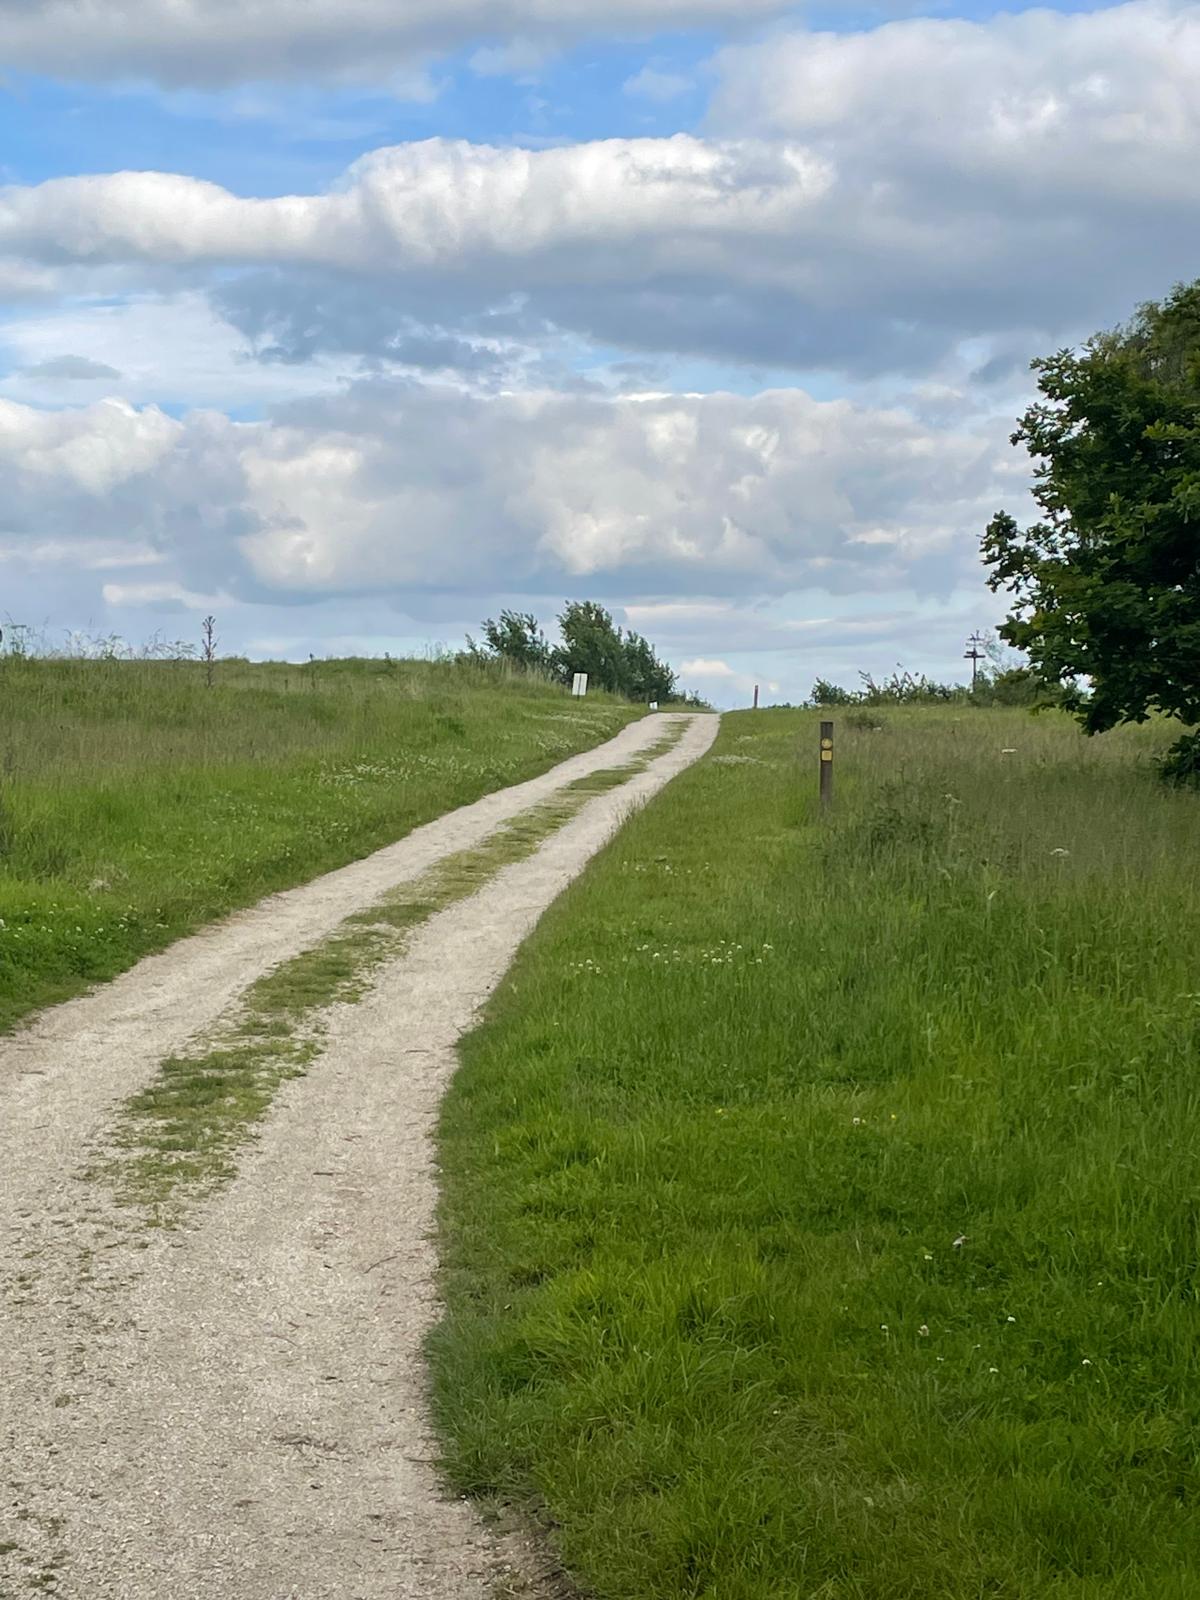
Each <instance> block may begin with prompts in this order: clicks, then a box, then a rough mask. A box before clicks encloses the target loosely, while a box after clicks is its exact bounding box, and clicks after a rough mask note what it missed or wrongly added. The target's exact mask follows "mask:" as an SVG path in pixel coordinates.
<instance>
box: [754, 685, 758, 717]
mask: <svg viewBox="0 0 1200 1600" xmlns="http://www.w3.org/2000/svg"><path fill="white" fill-rule="evenodd" d="M754 709H755V711H757V710H758V685H757V684H755V685H754Z"/></svg>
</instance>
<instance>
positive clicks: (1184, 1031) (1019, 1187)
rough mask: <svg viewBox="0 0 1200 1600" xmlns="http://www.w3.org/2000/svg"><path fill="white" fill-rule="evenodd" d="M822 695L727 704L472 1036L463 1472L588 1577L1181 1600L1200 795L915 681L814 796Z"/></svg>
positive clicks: (451, 1377) (459, 1106)
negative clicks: (790, 702) (933, 701)
mask: <svg viewBox="0 0 1200 1600" xmlns="http://www.w3.org/2000/svg"><path fill="white" fill-rule="evenodd" d="M816 723H817V718H816V716H815V715H814V714H807V715H806V714H802V713H769V712H766V713H758V714H757V715H752V714H740V715H736V716H730V717H727V718H726V719H725V721H724V724H723V727H722V732H721V736H720V739H719V741H718V744H717V746H716V748H715V751H714V754H713V755H712V756H711V757H710V758H709V759H707V760H706V761H705V762H703V763H702V764H701V765H700V766H699V767H697V768H694V769H692V770H691V771H690V772H688V773H687V774H685V775H684V776H683V777H681V778H680V779H679V780H678V781H677V782H676V783H675V784H674V785H672V787H671V788H670V789H669V790H668V791H667V792H666V794H665V795H664V796H663V797H662V798H661V799H660V800H658V801H657V802H656V803H655V804H654V805H653V806H652V807H651V808H650V809H649V810H648V811H647V812H646V813H644V814H643V815H641V816H639V817H637V818H635V819H633V820H632V821H631V822H630V824H629V825H628V827H627V828H626V830H625V831H624V833H623V834H622V835H621V836H620V838H619V839H618V840H617V841H616V842H615V843H614V845H613V846H612V847H610V849H609V850H608V851H607V853H606V854H605V855H604V856H603V857H602V858H601V859H600V860H599V861H598V862H597V863H596V864H595V866H594V867H593V869H592V870H591V871H590V873H589V874H588V875H587V876H586V877H585V879H584V880H582V881H581V882H580V883H579V884H578V885H576V886H575V888H574V889H572V890H571V891H570V892H569V893H568V895H567V896H566V897H565V898H564V899H563V900H562V901H561V902H560V903H559V905H558V906H557V908H556V909H555V910H554V911H553V912H552V913H551V915H550V917H549V918H548V919H547V920H546V921H545V922H544V923H543V925H542V927H541V929H540V930H539V932H538V933H537V934H536V935H535V937H534V939H533V941H532V942H531V943H530V945H528V946H527V947H526V949H525V952H524V953H523V955H522V958H521V960H520V961H519V963H518V965H517V967H516V968H515V969H514V972H513V974H512V981H511V983H510V984H509V985H507V986H506V987H505V988H504V989H503V990H502V991H501V993H500V994H499V995H498V997H497V999H496V1001H495V1002H494V1004H493V1006H492V1008H491V1010H490V1013H489V1015H488V1017H487V1019H486V1020H485V1023H484V1025H483V1027H482V1028H481V1029H480V1030H479V1031H478V1032H477V1033H476V1034H475V1035H474V1036H473V1037H472V1038H471V1039H470V1041H469V1042H468V1044H467V1047H466V1050H465V1052H464V1064H463V1067H462V1070H461V1072H460V1074H459V1076H458V1078H457V1079H456V1082H455V1085H454V1087H453V1090H452V1093H451V1096H450V1099H449V1101H448V1104H447V1107H446V1111H445V1115H444V1119H443V1126H442V1153H443V1160H444V1164H445V1171H446V1198H445V1203H444V1225H445V1227H444V1247H443V1248H444V1251H445V1253H446V1258H447V1261H448V1270H447V1277H446V1290H447V1294H448V1298H449V1307H450V1310H449V1314H448V1316H447V1319H446V1321H445V1324H444V1326H443V1327H442V1329H441V1330H440V1332H439V1334H438V1335H437V1337H436V1340H435V1343H434V1347H433V1355H434V1362H435V1372H436V1379H437V1403H438V1409H439V1415H440V1419H441V1424H442V1426H443V1429H444V1432H445V1439H446V1456H447V1462H448V1469H449V1471H450V1473H451V1475H452V1477H453V1480H454V1482H455V1483H456V1484H457V1485H458V1486H459V1487H460V1488H462V1489H464V1490H467V1491H470V1492H472V1493H476V1494H499V1495H501V1496H504V1497H508V1498H512V1499H515V1500H517V1501H518V1502H520V1503H522V1504H525V1505H527V1506H529V1507H531V1508H533V1509H534V1510H537V1511H540V1512H541V1513H542V1514H543V1515H544V1516H545V1517H546V1519H547V1521H548V1523H549V1524H550V1525H551V1526H553V1528H554V1529H555V1530H556V1531H555V1535H554V1536H555V1538H556V1540H557V1543H558V1545H559V1547H560V1549H561V1552H562V1554H563V1557H564V1559H565V1561H566V1563H567V1564H568V1566H569V1568H570V1569H571V1570H572V1571H573V1572H574V1573H575V1574H576V1575H577V1576H578V1577H579V1578H580V1579H581V1580H582V1581H583V1583H584V1585H585V1587H586V1589H587V1591H588V1592H589V1593H595V1594H596V1595H598V1596H601V1597H604V1600H618V1597H619V1600H684V1597H687V1600H697V1597H706V1600H783V1597H785V1596H786V1597H797V1600H798V1597H801V1596H803V1597H818V1596H819V1597H822V1600H826V1597H829V1600H832V1597H837V1600H843V1597H846V1600H849V1597H857V1600H908V1597H911V1600H933V1597H937V1600H979V1597H983V1596H987V1597H998V1600H1034V1597H1037V1600H1048V1597H1053V1600H1068V1597H1069V1600H1126V1597H1135V1600H1183V1597H1185V1596H1189V1597H1190V1596H1195V1595H1197V1594H1200V1503H1198V1497H1200V1468H1198V1466H1197V1461H1198V1459H1200V1451H1198V1447H1200V1372H1198V1370H1197V1367H1198V1360H1200V1316H1198V1314H1197V1289H1198V1284H1200V1184H1198V1180H1197V1159H1196V1148H1197V1143H1198V1136H1200V1118H1198V1114H1197V1113H1198V1101H1200V1079H1198V1076H1197V1067H1198V1064H1200V981H1198V979H1197V973H1198V972H1200V895H1198V892H1197V891H1198V889H1200V828H1198V822H1200V812H1198V810H1197V800H1196V798H1195V797H1194V796H1191V795H1187V794H1179V793H1172V792H1169V791H1167V790H1165V789H1164V788H1163V787H1162V786H1160V785H1159V784H1158V783H1157V782H1156V781H1155V778H1154V776H1153V774H1152V771H1151V768H1150V759H1151V757H1152V755H1153V754H1154V753H1155V751H1156V750H1158V749H1160V748H1161V747H1162V746H1163V745H1164V744H1165V743H1166V742H1167V737H1168V736H1165V735H1164V733H1163V732H1162V730H1160V729H1156V728H1154V727H1147V728H1143V729H1139V730H1131V731H1129V732H1127V733H1123V734H1120V735H1110V736H1106V737H1105V738H1104V739H1103V740H1096V741H1091V742H1089V741H1086V740H1084V739H1083V738H1082V737H1081V736H1080V735H1079V734H1078V733H1077V732H1076V731H1075V730H1074V728H1073V726H1072V725H1071V724H1069V723H1068V722H1067V721H1066V720H1065V719H1062V718H1060V717H1058V716H1056V715H1051V716H1048V717H1043V718H1038V719H1034V718H1031V717H1029V716H1028V715H1027V714H1023V713H1018V712H1003V711H977V712H972V711H971V709H969V708H953V709H950V710H946V711H920V710H915V709H914V710H911V711H906V710H901V711H888V712H886V713H885V714H884V716H883V717H882V718H878V717H876V718H874V719H873V720H872V721H870V722H867V723H866V724H865V725H861V726H859V727H857V728H853V729H851V728H846V727H844V726H842V725H840V724H839V728H838V734H837V781H838V793H837V803H836V807H835V811H834V814H833V815H832V816H831V817H830V818H829V819H828V820H827V821H822V820H821V819H819V818H818V817H817V816H816V814H815V807H814V803H813V802H814V798H815V797H814V791H815V783H816V770H815V746H816V736H817V726H816ZM876 724H879V726H878V731H876Z"/></svg>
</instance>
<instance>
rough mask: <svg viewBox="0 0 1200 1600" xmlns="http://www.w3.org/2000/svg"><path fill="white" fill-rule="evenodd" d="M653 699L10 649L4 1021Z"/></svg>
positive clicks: (521, 683) (469, 677)
mask: <svg viewBox="0 0 1200 1600" xmlns="http://www.w3.org/2000/svg"><path fill="white" fill-rule="evenodd" d="M638 714H639V712H638V709H637V708H635V707H632V706H630V705H628V704H626V703H623V702H619V701H616V700H614V699H611V698H608V697H604V696H597V697H594V698H593V697H591V696H589V697H588V699H587V700H586V701H578V700H572V699H571V698H570V697H569V696H568V695H567V694H566V692H565V691H564V690H562V689H559V688H556V687H554V686H552V685H550V684H546V683H541V682H538V681H536V680H533V679H529V678H523V677H516V676H509V677H505V676H503V675H500V674H496V673H489V672H488V671H486V670H484V669H481V668H477V667H471V666H469V665H455V664H453V663H449V662H422V661H323V662H317V663H313V664H312V665H311V666H303V667H298V666H288V665H282V664H280V665H261V666H251V665H249V664H247V663H236V662H220V663H218V665H217V668H216V683H215V686H214V687H213V688H211V689H209V688H207V687H206V685H205V672H204V667H203V665H202V664H200V663H197V662H138V661H120V660H115V661H95V660H91V661H82V660H81V661H72V660H44V659H35V658H22V657H4V658H0V1029H3V1028H4V1027H7V1026H10V1025H11V1024H12V1023H13V1022H14V1021H15V1020H17V1019H18V1018H19V1017H21V1016H23V1015H24V1014H26V1013H27V1012H29V1011H30V1010H31V1009H33V1008H34V1007H37V1006H40V1005H45V1004H47V1003H49V1002H51V1001H54V1000H60V999H64V998H66V997H68V996H69V995H72V994H76V993H78V992H79V991H80V990H81V989H83V988H84V987H86V986H87V985H88V984H89V983H92V982H95V981H97V980H99V979H103V978H108V977H111V976H113V975H114V974H115V973H117V972H119V971H121V970H123V969H124V968H125V967H127V966H129V965H130V964H131V963H132V962H133V961H135V960H136V959H137V958H138V957H139V956H141V955H143V954H145V953H146V952H147V951H150V950H154V949H158V948H161V947H162V946H163V945H165V944H167V943H169V942H170V941H171V940H172V939H175V938H177V937H178V936H179V935H180V934H182V933H186V932H188V931H190V930H191V929H194V928H195V927H197V926H199V925H200V924H202V923H204V922H206V921H209V920H211V919H212V918H214V917H217V916H220V915H222V914H223V913H225V912H227V911H230V910H232V909H235V908H237V907H240V906H245V905H249V904H251V903H253V902H254V901H255V900H257V899H259V898H260V897H261V896H262V895H264V894H266V893H268V892H269V891H271V890H275V889H281V888H285V887H288V886H290V885H292V884H296V883H299V882H302V881H304V880H305V879H306V878H310V877H313V876H315V875H316V874H317V873H320V872H324V871H327V870H329V869H331V868H333V867H337V866H341V865H343V864H344V863H345V862H347V861H351V860H353V859H355V858H356V857H359V856H362V855H366V854H368V853H369V852H370V851H372V850H374V849H377V848H379V847H380V846H382V845H385V844H389V843H391V842H392V841H393V840H395V839H397V838H399V837H401V836H402V835H403V834H405V833H407V832H409V831H410V830H411V829H412V828H414V827H416V826H417V825H418V824H420V823H422V822H426V821H428V820H429V819H430V818H432V817H434V816H437V815H439V814H441V813H443V812H446V811H449V810H451V809H453V808H454V807H456V806H459V805H464V804H467V803H468V802H470V801H472V800H475V799H477V798H478V797H479V796H480V795H482V794H484V793H486V792H488V791H489V790H493V789H498V788H502V787H504V786H506V785H508V784H512V783H517V782H520V781H522V780H523V779H525V778H530V777H533V776H534V775H536V774H537V773H539V772H543V771H545V770H546V769H547V768H548V767H550V766H553V765H554V764H555V763H556V762H558V761H561V760H563V759H565V758H566V757H567V756H570V755H573V754H575V753H576V752H578V751H580V750H583V749H586V748H589V747H591V746H593V745H595V744H597V743H599V742H601V741H602V740H603V739H605V738H608V737H610V736H611V735H612V734H614V733H616V732H617V731H618V730H619V729H620V728H621V727H622V726H623V725H624V724H625V723H626V722H628V721H629V720H630V718H632V717H634V716H636V715H638Z"/></svg>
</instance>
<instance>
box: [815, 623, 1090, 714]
mask: <svg viewBox="0 0 1200 1600" xmlns="http://www.w3.org/2000/svg"><path fill="white" fill-rule="evenodd" d="M984 652H985V654H986V656H987V665H985V666H982V667H981V668H980V669H979V674H978V677H977V679H976V681H975V684H974V686H971V685H969V684H963V683H939V682H938V681H937V680H936V679H934V678H930V677H927V676H926V675H925V673H923V672H918V673H913V672H906V671H905V670H904V668H903V667H897V668H896V670H895V671H894V672H892V673H890V674H889V675H888V676H887V677H883V678H876V677H875V676H874V674H872V673H870V672H860V673H859V674H858V676H859V679H860V682H861V687H860V688H858V689H845V688H843V687H842V685H841V684H838V683H830V682H829V680H828V679H827V678H818V679H817V681H816V682H815V683H814V684H813V687H812V696H811V699H810V704H811V705H814V706H882V705H944V704H945V703H947V702H948V701H969V702H970V703H971V704H972V705H984V706H1029V707H1038V706H1050V705H1057V704H1059V703H1060V700H1061V690H1060V688H1059V686H1058V685H1056V684H1053V683H1050V682H1048V681H1047V680H1046V679H1045V678H1043V677H1042V675H1041V674H1040V673H1038V672H1037V671H1035V670H1034V668H1033V667H1030V666H1027V665H1023V664H1021V663H1020V662H1019V661H1016V662H1014V661H1013V660H1012V659H1011V657H1010V655H1009V654H1008V653H1006V652H1005V651H1004V650H1003V649H1002V648H1001V646H1000V645H999V644H997V642H996V641H995V639H988V640H986V641H985V644H984Z"/></svg>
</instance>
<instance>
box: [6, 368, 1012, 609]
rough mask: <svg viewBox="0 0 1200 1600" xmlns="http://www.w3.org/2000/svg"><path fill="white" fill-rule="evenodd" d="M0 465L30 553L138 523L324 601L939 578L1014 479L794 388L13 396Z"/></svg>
mask: <svg viewBox="0 0 1200 1600" xmlns="http://www.w3.org/2000/svg"><path fill="white" fill-rule="evenodd" d="M0 475H2V476H3V478H4V481H5V483H6V488H7V489H8V494H7V497H6V505H5V508H4V511H3V513H2V514H0V546H4V547H8V548H12V547H13V545H14V543H15V545H16V546H17V547H22V540H23V541H24V543H23V548H24V549H25V551H26V553H27V554H28V555H29V556H30V558H31V559H32V558H33V557H34V556H35V555H36V552H37V549H38V548H39V546H41V545H43V544H47V545H55V544H58V545H62V544H63V543H64V542H65V541H78V539H79V538H80V537H81V530H87V531H88V533H89V534H90V535H91V537H93V538H95V539H96V540H99V541H107V542H108V543H107V544H106V546H105V547H106V549H110V548H111V547H112V542H113V541H127V542H129V543H130V544H131V545H132V546H133V547H135V548H136V549H137V550H138V552H139V555H138V559H137V563H136V564H139V565H140V564H144V562H145V560H146V558H147V557H146V552H150V553H152V555H153V557H154V559H155V560H156V561H157V562H158V563H159V565H160V567H161V569H162V570H161V571H160V572H159V573H157V574H156V576H155V582H156V583H157V584H163V585H170V584H176V585H179V586H181V590H186V591H188V592H197V593H204V594H209V593H213V592H217V591H222V592H226V593H229V594H235V595H241V596H242V597H247V598H252V599H260V600H261V599H263V598H265V597H272V598H274V599H277V600H278V599H283V600H288V599H290V600H292V601H308V602H314V601H319V600H322V599H324V598H327V597H329V596H336V595H351V594H362V595H374V596H378V595H381V594H388V593H390V594H394V595H396V596H403V595H411V594H413V593H420V592H423V593H427V594H436V593H446V592H457V593H460V594H462V595H487V594H489V593H496V592H504V593H510V592H511V593H527V594H539V593H540V594H544V595H547V596H552V597H555V598H557V597H560V596H562V595H563V594H566V593H584V592H588V593H602V594H605V595H608V596H610V597H619V596H625V597H628V598H630V599H637V598H638V597H639V596H642V597H652V596H655V595H664V594H674V595H689V594H690V595H693V596H713V595H717V596H726V595H729V594H743V595H753V594H757V593H762V592H764V591H772V590H773V591H775V592H784V591H786V590H787V589H788V588H795V587H798V586H807V587H820V588H823V589H825V590H830V591H834V592H842V593H845V592H851V591H859V590H879V589H885V588H887V587H888V586H890V585H894V584H897V583H900V584H908V585H910V586H916V587H918V588H921V589H924V590H925V591H926V592H935V593H936V592H944V591H945V590H947V589H948V588H949V587H951V586H952V585H953V582H954V581H955V578H956V576H961V575H962V573H963V572H965V571H968V570H969V569H970V567H971V566H972V564H973V561H974V548H975V537H976V535H977V532H978V530H979V528H980V526H981V525H982V522H983V521H984V520H985V519H986V516H987V515H988V514H989V513H990V511H991V510H992V509H993V506H994V503H995V501H996V499H997V497H998V496H1005V497H1007V498H1010V499H1011V498H1012V494H1011V491H1012V490H1013V488H1014V485H1015V483H1016V482H1017V480H1015V479H1014V477H1013V475H1012V466H1011V464H1010V463H1009V461H1008V459H1007V456H1006V454H1005V451H1004V446H1003V443H1002V440H1001V439H998V438H997V437H995V436H994V435H989V434H987V433H986V432H985V433H983V434H980V433H977V432H973V431H969V430H964V431H962V432H959V433H948V434H942V435H940V436H938V437H935V436H934V435H932V434H931V433H930V432H929V430H928V429H927V428H925V427H923V426H922V425H921V424H920V423H918V422H917V421H915V420H914V419H913V418H912V417H910V416H908V415H907V414H905V413H903V412H899V411H886V410H872V409H869V408H864V407H855V406H852V405H850V404H848V403H846V402H841V401H839V402H818V401H815V400H813V399H811V398H810V397H809V396H807V395H805V394H803V393H801V392H799V391H796V390H777V391H767V392H764V393H762V394H759V395H754V396H749V397H747V396H739V395H732V394H712V395H704V396H700V395H688V396H663V397H658V398H647V399H629V398H626V399H619V400H597V399H594V398H587V397H583V396H566V395H556V394H524V395H500V396H496V397H493V398H490V399H480V398H476V397H471V396H469V395H467V394H464V393H461V392H456V391H453V390H449V389H438V388H434V387H427V388H424V389H419V388H416V387H414V386H409V385H390V384H385V383H364V384H361V385H358V386H356V387H355V388H352V389H351V390H350V391H349V392H348V393H346V394H342V395H334V396H330V397H327V398H323V399H314V400H311V401H307V402H304V403H300V404H294V405H291V406H288V407H285V408H283V409H282V410H281V411H280V412H278V413H277V414H276V415H275V416H274V417H273V418H271V419H270V420H267V421H263V422H248V423H234V422H231V421H230V420H229V419H228V418H226V417H223V416H220V415H219V414H216V413H212V412H194V413H191V414H190V415H188V416H186V417H184V418H183V419H182V420H176V419H174V418H171V417H168V416H167V415H165V414H164V413H163V412H161V411H159V410H157V409H156V408H155V407H153V406H147V407H142V408H136V407H133V406H130V405H127V404H125V403H123V402H119V401H106V402H103V403H100V404H97V405H93V406H88V407H82V408H74V409H69V410H59V411H41V410H38V409H37V408H34V407H29V406H22V405H18V404H15V403H12V402H2V401H0ZM109 581H110V582H111V583H112V584H113V585H114V586H118V587H119V586H120V585H121V584H122V582H123V581H126V580H123V579H122V577H121V575H120V574H119V573H114V575H113V576H112V577H111V579H110V580H109ZM128 581H136V582H139V583H141V582H144V580H142V579H135V580H128ZM114 592H116V591H115V589H114ZM647 614H648V613H647Z"/></svg>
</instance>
